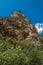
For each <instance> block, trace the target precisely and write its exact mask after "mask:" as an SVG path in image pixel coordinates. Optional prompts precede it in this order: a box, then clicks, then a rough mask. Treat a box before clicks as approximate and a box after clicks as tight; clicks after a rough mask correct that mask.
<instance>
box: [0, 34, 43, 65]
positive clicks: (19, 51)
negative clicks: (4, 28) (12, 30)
mask: <svg viewBox="0 0 43 65" xmlns="http://www.w3.org/2000/svg"><path fill="white" fill-rule="evenodd" d="M0 65H43V50H41V49H38V47H37V46H34V45H33V44H32V42H31V41H29V40H20V39H18V40H16V39H14V38H12V37H6V39H5V40H4V38H3V36H2V35H0Z"/></svg>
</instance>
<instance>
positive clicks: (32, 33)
mask: <svg viewBox="0 0 43 65" xmlns="http://www.w3.org/2000/svg"><path fill="white" fill-rule="evenodd" d="M0 33H1V34H2V35H3V36H12V37H14V38H20V39H26V40H28V39H32V38H35V39H37V40H38V39H39V37H38V32H37V29H36V28H35V26H34V25H32V24H31V22H30V20H28V19H27V18H26V16H24V14H22V13H21V12H20V11H16V12H14V13H13V14H12V15H11V16H10V17H8V18H7V17H1V18H0Z"/></svg>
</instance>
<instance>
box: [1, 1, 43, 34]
mask: <svg viewBox="0 0 43 65" xmlns="http://www.w3.org/2000/svg"><path fill="white" fill-rule="evenodd" d="M16 10H20V11H21V12H22V13H23V14H24V15H25V16H27V18H28V19H30V20H31V21H32V23H33V24H34V25H35V26H36V28H37V29H38V32H39V34H41V35H43V0H0V16H10V15H11V13H13V12H14V11H16Z"/></svg>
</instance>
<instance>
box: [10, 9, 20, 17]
mask: <svg viewBox="0 0 43 65" xmlns="http://www.w3.org/2000/svg"><path fill="white" fill-rule="evenodd" d="M19 14H21V11H20V10H17V11H15V12H13V14H11V17H18V15H19Z"/></svg>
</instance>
